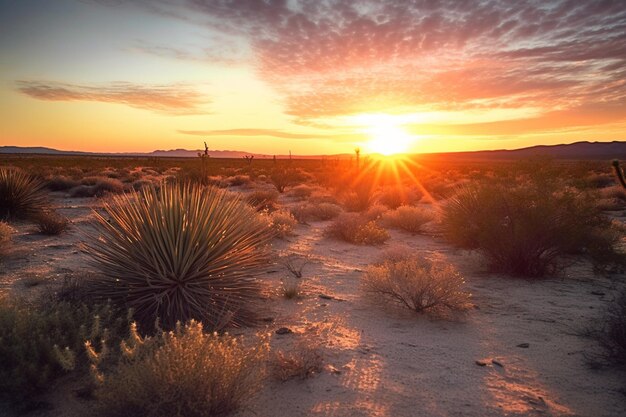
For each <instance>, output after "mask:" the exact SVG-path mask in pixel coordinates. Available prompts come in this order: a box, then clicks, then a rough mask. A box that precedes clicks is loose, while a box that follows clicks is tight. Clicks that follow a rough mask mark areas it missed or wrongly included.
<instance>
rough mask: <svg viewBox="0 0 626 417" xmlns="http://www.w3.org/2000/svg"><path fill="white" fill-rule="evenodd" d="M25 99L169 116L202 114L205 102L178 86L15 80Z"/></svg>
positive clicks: (185, 87)
mask: <svg viewBox="0 0 626 417" xmlns="http://www.w3.org/2000/svg"><path fill="white" fill-rule="evenodd" d="M17 84H18V89H19V91H20V92H22V93H23V94H26V95H27V96H30V97H33V98H36V99H39V100H48V101H97V102H103V103H118V104H125V105H127V106H130V107H135V108H138V109H144V110H151V111H155V112H158V113H165V114H170V115H186V114H201V113H204V112H203V111H202V109H201V105H202V104H203V103H206V102H207V100H206V99H204V98H203V97H202V96H201V95H200V94H199V93H198V92H196V91H194V90H192V89H190V88H189V87H188V86H185V85H180V84H170V85H140V84H133V83H128V82H115V83H111V84H108V85H77V84H66V83H54V82H41V81H18V82H17Z"/></svg>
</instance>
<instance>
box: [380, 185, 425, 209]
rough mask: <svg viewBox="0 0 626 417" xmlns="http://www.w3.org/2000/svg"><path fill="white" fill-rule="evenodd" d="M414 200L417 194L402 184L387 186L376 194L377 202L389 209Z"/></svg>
mask: <svg viewBox="0 0 626 417" xmlns="http://www.w3.org/2000/svg"><path fill="white" fill-rule="evenodd" d="M416 200H417V196H416V195H415V193H414V192H413V190H408V189H406V188H405V187H402V186H396V187H389V188H387V189H386V190H384V191H383V192H382V193H381V194H380V195H379V196H378V202H379V203H381V204H383V205H385V206H387V207H388V208H390V209H396V208H398V207H400V206H403V205H410V204H413V203H414V202H415V201H416Z"/></svg>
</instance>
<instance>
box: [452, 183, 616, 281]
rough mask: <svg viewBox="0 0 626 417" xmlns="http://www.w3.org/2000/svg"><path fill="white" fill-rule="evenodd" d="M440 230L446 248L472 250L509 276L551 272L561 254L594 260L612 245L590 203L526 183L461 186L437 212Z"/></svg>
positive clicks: (565, 192) (606, 225)
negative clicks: (585, 255)
mask: <svg viewBox="0 0 626 417" xmlns="http://www.w3.org/2000/svg"><path fill="white" fill-rule="evenodd" d="M442 225H443V230H444V234H445V236H446V237H447V238H448V240H450V241H451V242H452V243H454V244H456V245H458V246H460V247H463V248H467V249H477V250H478V251H480V252H481V253H482V254H484V255H485V256H486V258H487V259H488V260H489V262H490V264H491V266H492V268H493V269H494V270H497V271H503V272H507V273H511V274H514V275H525V276H542V275H544V274H547V273H554V272H556V271H557V270H558V269H559V266H560V265H559V262H558V261H559V259H560V257H562V255H564V254H567V253H590V254H591V255H592V257H594V258H596V259H600V258H602V257H603V256H604V255H606V254H603V253H601V252H602V251H604V250H609V251H610V252H614V250H613V248H614V244H615V242H616V235H615V234H612V233H605V232H608V231H610V222H608V220H607V219H606V217H604V216H602V215H601V213H600V212H599V210H598V209H597V207H595V205H594V204H593V202H592V201H591V199H588V198H585V196H584V195H581V194H579V193H577V192H575V191H573V190H568V189H565V190H550V189H546V188H545V187H539V186H537V185H536V184H533V183H530V182H529V183H526V184H522V185H517V186H511V185H506V184H499V183H478V184H475V185H472V186H466V187H465V188H463V189H461V190H460V191H459V192H458V193H457V194H456V195H455V196H454V197H453V198H451V199H450V200H449V201H448V203H447V204H446V205H445V206H444V207H443V211H442Z"/></svg>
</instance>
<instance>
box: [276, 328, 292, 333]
mask: <svg viewBox="0 0 626 417" xmlns="http://www.w3.org/2000/svg"><path fill="white" fill-rule="evenodd" d="M289 333H293V330H291V329H290V328H289V327H281V328H280V329H278V330H276V334H289Z"/></svg>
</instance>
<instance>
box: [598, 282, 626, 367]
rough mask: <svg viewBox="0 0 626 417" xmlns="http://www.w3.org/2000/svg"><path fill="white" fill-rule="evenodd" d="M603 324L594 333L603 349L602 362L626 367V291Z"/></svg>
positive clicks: (606, 316) (610, 308) (608, 312)
mask: <svg viewBox="0 0 626 417" xmlns="http://www.w3.org/2000/svg"><path fill="white" fill-rule="evenodd" d="M602 324H603V326H602V327H601V329H600V330H599V331H594V332H593V333H594V334H595V335H596V336H597V339H598V342H599V343H600V347H601V348H602V354H601V359H602V361H603V362H607V363H610V364H617V365H621V366H626V291H623V292H622V293H621V294H620V295H619V296H618V297H617V299H616V300H615V301H614V302H613V304H611V305H610V306H609V307H608V309H607V311H606V313H605V317H604V319H603V320H602Z"/></svg>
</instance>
